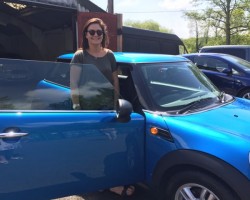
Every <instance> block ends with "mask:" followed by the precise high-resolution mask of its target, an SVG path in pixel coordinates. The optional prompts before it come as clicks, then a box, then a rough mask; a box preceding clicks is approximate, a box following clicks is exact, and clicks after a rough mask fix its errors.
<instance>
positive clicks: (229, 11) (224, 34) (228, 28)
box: [185, 0, 250, 51]
mask: <svg viewBox="0 0 250 200" xmlns="http://www.w3.org/2000/svg"><path fill="white" fill-rule="evenodd" d="M193 4H194V5H195V6H199V5H201V4H203V5H206V7H205V8H204V9H203V10H200V11H190V12H186V13H185V16H186V17H187V18H188V19H189V20H190V29H193V31H194V32H195V37H196V40H195V42H196V47H195V48H196V49H195V50H196V51H197V50H198V49H199V48H200V47H201V46H204V45H215V44H242V43H243V44H249V40H248V38H249V28H250V0H234V1H231V0H193ZM244 37H246V39H243V38H244Z"/></svg>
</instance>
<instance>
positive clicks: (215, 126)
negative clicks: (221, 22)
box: [164, 98, 250, 140]
mask: <svg viewBox="0 0 250 200" xmlns="http://www.w3.org/2000/svg"><path fill="white" fill-rule="evenodd" d="M164 119H165V121H166V123H167V124H168V126H169V128H170V129H172V128H173V127H182V128H183V127H185V130H186V131H188V130H189V131H192V130H194V129H195V130H200V129H202V130H204V129H206V130H209V131H215V132H218V133H221V134H233V135H235V136H238V137H242V138H245V139H247V140H250V131H249V128H250V101H249V100H245V99H240V98H236V100H235V101H233V102H232V103H230V104H227V105H224V106H221V107H219V108H215V109H212V110H208V111H204V112H200V113H193V114H189V115H182V116H176V117H164Z"/></svg>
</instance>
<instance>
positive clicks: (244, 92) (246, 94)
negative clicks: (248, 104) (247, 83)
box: [239, 89, 250, 99]
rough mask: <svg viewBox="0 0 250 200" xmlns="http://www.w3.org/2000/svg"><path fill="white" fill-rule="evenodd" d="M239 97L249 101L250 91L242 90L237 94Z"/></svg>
mask: <svg viewBox="0 0 250 200" xmlns="http://www.w3.org/2000/svg"><path fill="white" fill-rule="evenodd" d="M239 97H241V98H245V99H250V89H247V90H244V91H242V92H241V93H240V94H239Z"/></svg>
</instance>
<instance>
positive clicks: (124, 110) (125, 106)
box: [116, 99, 133, 122]
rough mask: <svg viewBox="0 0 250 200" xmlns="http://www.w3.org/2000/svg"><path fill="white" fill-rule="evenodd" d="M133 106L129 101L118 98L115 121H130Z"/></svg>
mask: <svg viewBox="0 0 250 200" xmlns="http://www.w3.org/2000/svg"><path fill="white" fill-rule="evenodd" d="M132 110H133V107H132V105H131V103H130V102H129V101H127V100H124V99H118V100H117V105H116V115H117V121H119V122H128V121H130V115H131V113H132Z"/></svg>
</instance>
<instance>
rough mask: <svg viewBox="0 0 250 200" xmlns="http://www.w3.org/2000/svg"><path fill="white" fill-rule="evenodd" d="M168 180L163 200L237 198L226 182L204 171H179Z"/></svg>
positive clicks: (219, 199)
mask: <svg viewBox="0 0 250 200" xmlns="http://www.w3.org/2000/svg"><path fill="white" fill-rule="evenodd" d="M167 182H168V184H166V187H165V190H164V191H163V196H162V198H161V199H162V200H193V199H202V200H210V199H213V200H224V199H226V200H236V199H237V197H235V196H234V195H233V194H232V192H231V190H229V188H228V187H227V186H226V185H225V184H223V183H222V182H220V181H219V180H217V179H216V178H215V177H213V176H211V175H209V174H206V173H204V172H199V171H184V172H179V173H177V174H175V175H174V176H172V177H171V178H170V179H169V180H167Z"/></svg>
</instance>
